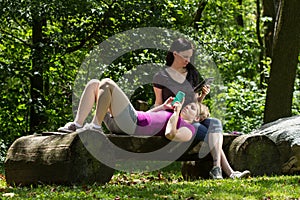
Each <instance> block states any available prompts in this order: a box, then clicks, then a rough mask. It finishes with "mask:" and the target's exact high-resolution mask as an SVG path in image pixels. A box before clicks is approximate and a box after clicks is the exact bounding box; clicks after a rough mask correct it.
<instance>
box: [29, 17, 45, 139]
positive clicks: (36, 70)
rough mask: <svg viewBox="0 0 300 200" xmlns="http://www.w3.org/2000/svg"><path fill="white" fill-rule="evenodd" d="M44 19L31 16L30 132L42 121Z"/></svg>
mask: <svg viewBox="0 0 300 200" xmlns="http://www.w3.org/2000/svg"><path fill="white" fill-rule="evenodd" d="M43 23H44V20H43V19H42V18H41V17H40V16H34V17H33V25H32V70H31V77H30V95H31V106H30V133H34V132H35V131H37V130H38V126H39V125H40V124H41V123H42V122H43V117H42V116H43V115H42V114H41V113H42V112H43V110H44V108H43V107H44V106H43V104H44V103H43V99H44V97H43V90H44V84H43V73H44V72H43V53H42V52H43V48H42V45H41V44H42V40H43V35H42V31H43V30H42V29H43Z"/></svg>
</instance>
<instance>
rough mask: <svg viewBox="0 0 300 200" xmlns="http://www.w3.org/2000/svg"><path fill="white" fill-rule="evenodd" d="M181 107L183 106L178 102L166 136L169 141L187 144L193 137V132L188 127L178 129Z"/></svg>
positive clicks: (168, 124)
mask: <svg viewBox="0 0 300 200" xmlns="http://www.w3.org/2000/svg"><path fill="white" fill-rule="evenodd" d="M181 107H182V104H181V103H179V102H176V103H175V104H174V112H173V114H172V115H171V117H170V119H169V121H168V123H167V127H166V131H165V136H166V138H168V139H169V140H173V141H177V142H187V141H189V140H190V139H191V138H192V136H193V133H192V131H191V130H190V129H189V128H187V127H180V128H179V129H177V123H178V119H179V116H180V111H181Z"/></svg>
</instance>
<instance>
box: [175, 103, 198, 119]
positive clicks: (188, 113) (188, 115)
mask: <svg viewBox="0 0 300 200" xmlns="http://www.w3.org/2000/svg"><path fill="white" fill-rule="evenodd" d="M199 111H200V107H199V104H197V103H194V102H193V103H190V104H188V105H186V106H185V107H184V108H183V109H182V110H181V113H180V116H181V117H182V118H183V119H185V120H187V121H194V120H195V119H196V118H197V117H199Z"/></svg>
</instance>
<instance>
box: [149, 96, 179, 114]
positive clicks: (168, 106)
mask: <svg viewBox="0 0 300 200" xmlns="http://www.w3.org/2000/svg"><path fill="white" fill-rule="evenodd" d="M173 99H174V97H169V98H168V99H167V100H166V101H165V102H164V103H163V104H161V105H158V106H155V107H153V108H152V109H150V110H148V111H147V112H157V111H160V110H168V109H173V106H172V105H171V102H172V101H173Z"/></svg>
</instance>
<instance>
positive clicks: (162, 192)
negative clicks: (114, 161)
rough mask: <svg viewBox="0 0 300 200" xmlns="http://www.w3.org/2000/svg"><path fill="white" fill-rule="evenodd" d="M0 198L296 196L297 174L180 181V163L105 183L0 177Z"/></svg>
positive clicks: (299, 182) (299, 184) (299, 193)
mask: <svg viewBox="0 0 300 200" xmlns="http://www.w3.org/2000/svg"><path fill="white" fill-rule="evenodd" d="M2 174H3V170H2ZM0 195H1V196H0V199H272V200H273V199H280V200H281V199H286V200H287V199H288V200H292V199H293V200H294V199H300V176H296V175H295V176H271V177H267V176H262V177H250V178H247V179H242V180H232V179H224V180H197V181H184V180H183V179H182V177H181V172H180V163H178V162H177V163H173V164H171V165H170V166H168V167H166V168H165V169H162V170H160V171H155V172H150V173H140V174H129V173H121V172H116V173H115V175H114V176H113V178H112V180H111V181H110V182H109V183H107V184H106V185H80V186H60V185H39V186H37V187H11V186H7V185H6V182H5V178H4V177H0Z"/></svg>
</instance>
